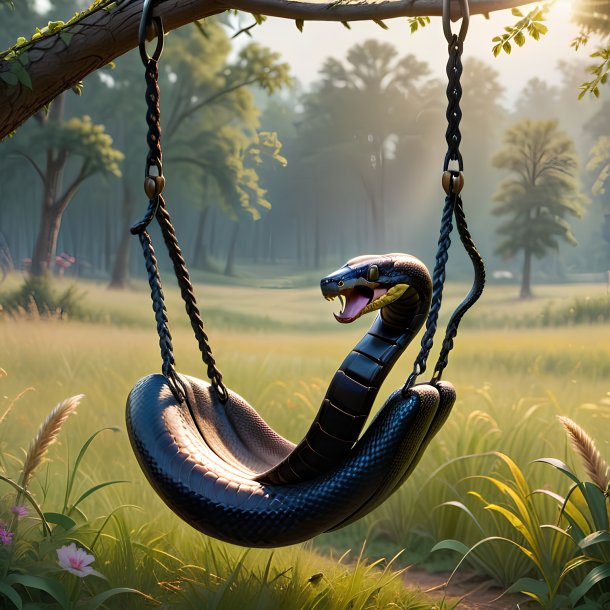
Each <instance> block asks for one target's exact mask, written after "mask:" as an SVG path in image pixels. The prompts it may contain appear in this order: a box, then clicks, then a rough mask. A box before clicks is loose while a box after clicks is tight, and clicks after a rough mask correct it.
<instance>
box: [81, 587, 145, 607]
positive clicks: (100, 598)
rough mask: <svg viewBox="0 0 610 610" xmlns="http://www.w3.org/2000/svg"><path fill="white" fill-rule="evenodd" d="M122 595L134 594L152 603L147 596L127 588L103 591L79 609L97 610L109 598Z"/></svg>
mask: <svg viewBox="0 0 610 610" xmlns="http://www.w3.org/2000/svg"><path fill="white" fill-rule="evenodd" d="M123 593H134V594H135V595H142V596H143V597H146V598H147V599H151V601H152V598H150V597H149V596H148V595H145V594H144V593H142V592H141V591H138V590H137V589H130V588H129V587H116V588H115V589H110V590H108V591H104V592H103V593H99V594H98V595H96V596H95V597H92V598H91V599H90V600H88V601H87V602H86V603H85V604H83V605H82V606H81V607H82V608H83V610H97V608H99V607H100V606H101V605H102V604H104V603H106V602H107V601H108V600H109V599H110V598H111V597H114V596H115V595H121V594H123Z"/></svg>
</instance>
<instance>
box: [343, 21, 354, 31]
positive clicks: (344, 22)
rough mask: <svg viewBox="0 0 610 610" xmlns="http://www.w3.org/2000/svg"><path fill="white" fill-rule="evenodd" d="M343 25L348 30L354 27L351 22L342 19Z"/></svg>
mask: <svg viewBox="0 0 610 610" xmlns="http://www.w3.org/2000/svg"><path fill="white" fill-rule="evenodd" d="M341 25H342V26H343V27H344V28H347V29H348V30H351V29H352V26H351V25H350V24H349V23H348V22H347V21H342V22H341Z"/></svg>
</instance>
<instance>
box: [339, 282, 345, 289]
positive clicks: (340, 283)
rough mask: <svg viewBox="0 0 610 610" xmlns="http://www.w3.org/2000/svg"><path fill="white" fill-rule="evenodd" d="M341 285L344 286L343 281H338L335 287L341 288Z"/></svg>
mask: <svg viewBox="0 0 610 610" xmlns="http://www.w3.org/2000/svg"><path fill="white" fill-rule="evenodd" d="M343 284H345V282H344V281H343V280H339V281H338V282H337V286H338V287H339V288H343Z"/></svg>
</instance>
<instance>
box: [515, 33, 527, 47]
mask: <svg viewBox="0 0 610 610" xmlns="http://www.w3.org/2000/svg"><path fill="white" fill-rule="evenodd" d="M514 41H515V44H516V45H517V46H518V47H522V46H523V45H524V44H525V34H523V32H518V33H517V34H515V38H514Z"/></svg>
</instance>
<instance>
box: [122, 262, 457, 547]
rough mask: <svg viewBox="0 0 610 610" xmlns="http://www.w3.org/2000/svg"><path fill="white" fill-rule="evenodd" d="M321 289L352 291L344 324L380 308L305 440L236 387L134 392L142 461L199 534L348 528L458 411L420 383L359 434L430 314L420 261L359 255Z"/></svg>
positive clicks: (450, 397)
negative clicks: (277, 426) (181, 394)
mask: <svg viewBox="0 0 610 610" xmlns="http://www.w3.org/2000/svg"><path fill="white" fill-rule="evenodd" d="M321 288H322V293H323V295H324V296H325V297H326V298H329V299H330V298H333V297H338V296H339V297H342V298H344V299H345V306H344V308H343V310H342V311H341V313H340V314H338V315H337V314H336V317H337V319H338V320H339V321H340V322H351V321H353V320H354V319H356V318H357V317H359V316H360V315H363V314H365V313H368V312H369V311H374V310H380V313H379V315H378V316H377V318H376V319H375V321H374V322H373V324H372V326H371V328H370V329H369V331H368V332H367V333H366V334H365V335H364V337H363V338H362V339H361V340H360V341H359V342H358V344H357V345H356V346H355V347H354V349H353V350H352V351H351V352H350V353H349V354H348V356H347V357H346V359H345V360H344V361H343V363H342V365H341V367H340V368H339V370H338V371H337V373H336V374H335V375H334V377H333V379H332V381H331V383H330V385H329V388H328V391H327V393H326V396H325V398H324V400H323V402H322V405H321V407H320V410H319V412H318V415H317V416H316V419H315V420H314V423H313V424H312V426H311V428H310V429H309V431H308V432H307V434H306V436H305V438H304V439H303V441H302V442H301V443H299V444H298V445H296V446H295V445H294V444H293V443H291V442H290V441H288V440H286V439H284V438H282V437H281V436H279V435H278V434H277V433H276V432H274V431H273V430H272V429H271V428H270V427H269V426H268V425H267V424H266V423H265V422H264V420H263V419H262V418H261V417H260V416H259V415H258V414H257V412H256V411H255V410H254V409H253V408H252V407H251V406H250V405H249V404H248V403H247V402H246V401H245V400H244V399H243V398H241V397H240V396H239V395H237V394H235V393H234V392H231V391H229V400H228V401H227V403H226V404H224V405H223V404H222V403H220V401H219V400H218V399H217V396H216V394H215V391H214V390H213V388H212V387H211V386H210V385H209V384H208V383H206V382H203V381H200V380H198V379H195V378H192V377H187V376H182V379H183V381H184V382H185V387H186V389H187V400H186V401H184V402H182V403H179V402H178V401H177V400H176V398H175V397H174V395H173V394H172V393H171V391H170V388H169V385H168V383H167V380H166V378H165V377H163V376H162V375H150V376H148V377H145V378H144V379H142V380H140V381H139V382H138V383H137V384H136V386H135V387H134V389H133V390H132V392H131V393H130V395H129V398H128V400H127V428H128V432H129V436H130V440H131V442H132V445H133V447H134V450H135V453H136V456H137V459H138V461H139V463H140V466H141V467H142V469H143V471H144V473H145V475H146V476H147V478H148V480H149V481H150V483H151V485H152V486H153V487H154V488H155V490H156V491H157V493H158V494H159V495H160V496H161V498H162V499H163V500H164V501H165V502H166V504H168V505H169V506H170V508H172V510H174V511H175V512H176V513H177V514H178V515H180V516H181V517H182V518H183V519H185V520H186V521H187V522H188V523H190V524H191V525H192V526H193V527H195V528H197V529H199V530H200V531H202V532H204V533H207V534H209V535H212V536H214V537H216V538H219V539H221V540H225V541H228V542H232V543H236V544H241V545H245V546H258V547H272V546H282V545H287V544H293V543H296V542H301V541H303V540H307V539H309V538H311V537H313V536H315V535H317V534H319V533H321V532H324V531H328V530H331V529H336V528H338V527H342V526H343V525H346V524H347V523H350V522H352V521H353V520H355V519H357V518H359V517H361V516H362V515H364V514H366V513H367V512H369V511H370V510H372V509H373V508H374V507H375V506H377V505H378V504H379V503H380V502H381V501H383V499H385V498H386V497H387V496H388V495H390V494H391V493H393V492H394V491H395V490H396V489H397V488H398V487H399V486H400V484H401V483H402V482H403V481H404V479H405V478H406V477H407V476H408V475H409V474H410V472H411V471H412V469H413V468H414V466H415V464H416V463H417V461H418V460H419V458H420V457H421V455H422V452H423V449H424V448H425V446H426V445H427V444H428V442H429V441H430V440H431V438H432V437H433V436H434V434H435V433H436V432H437V431H438V429H439V428H440V427H441V425H442V423H443V422H444V420H445V419H446V417H447V415H448V413H449V411H450V410H451V407H452V405H453V402H454V400H455V393H454V392H453V388H452V387H451V386H450V384H447V383H439V384H436V385H435V386H432V385H418V386H415V387H413V388H411V389H410V390H409V391H408V393H407V394H406V395H404V396H403V393H402V391H397V392H394V394H392V395H391V396H390V397H389V398H388V400H387V401H386V402H385V404H384V405H383V407H382V408H381V409H380V411H379V413H378V414H377V416H376V417H375V418H374V420H373V421H372V422H371V424H370V425H369V427H368V428H367V430H366V431H365V432H364V433H363V434H362V436H360V434H361V431H362V429H363V427H364V424H365V422H366V419H367V417H368V415H369V412H370V410H371V407H372V405H373V401H374V399H375V397H376V395H377V392H378V390H379V387H380V385H381V383H382V382H383V380H384V379H385V377H386V376H387V374H388V373H389V371H390V370H391V368H392V366H393V365H394V363H395V362H396V360H397V359H398V357H399V356H400V354H401V353H402V352H403V351H404V349H405V348H406V346H407V345H408V343H409V342H410V341H411V340H412V338H413V337H414V336H415V334H416V333H417V331H418V330H419V329H420V327H421V326H422V324H423V322H424V320H425V317H426V315H427V311H428V308H429V305H430V294H431V281H430V276H429V274H428V272H427V270H426V268H425V266H424V265H423V264H422V263H421V262H420V261H418V260H417V259H415V258H413V257H411V256H409V255H404V254H390V255H384V256H365V257H359V258H357V259H352V260H351V261H348V263H347V264H346V265H345V266H344V267H342V268H341V269H339V270H338V271H336V272H334V273H333V274H331V275H329V276H327V277H326V278H324V279H323V280H322V281H321ZM359 437H360V438H359Z"/></svg>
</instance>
